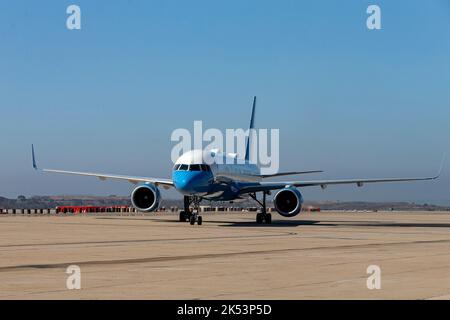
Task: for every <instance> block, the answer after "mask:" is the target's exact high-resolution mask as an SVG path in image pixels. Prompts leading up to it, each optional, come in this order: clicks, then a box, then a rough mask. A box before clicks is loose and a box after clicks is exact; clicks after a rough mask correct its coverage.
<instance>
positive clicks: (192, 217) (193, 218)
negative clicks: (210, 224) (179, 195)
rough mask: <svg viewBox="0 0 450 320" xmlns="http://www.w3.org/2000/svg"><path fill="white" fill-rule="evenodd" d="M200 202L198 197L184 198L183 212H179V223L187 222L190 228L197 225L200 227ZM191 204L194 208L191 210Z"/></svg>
mask: <svg viewBox="0 0 450 320" xmlns="http://www.w3.org/2000/svg"><path fill="white" fill-rule="evenodd" d="M201 201H202V199H201V198H199V197H195V196H193V197H190V196H185V197H184V211H181V212H180V222H186V221H188V222H189V223H190V224H191V225H192V226H193V225H195V223H196V222H197V224H198V225H199V226H201V225H202V224H203V218H202V216H201V215H199V212H200V202H201ZM191 204H193V206H194V208H193V209H192V210H191V208H190V206H191Z"/></svg>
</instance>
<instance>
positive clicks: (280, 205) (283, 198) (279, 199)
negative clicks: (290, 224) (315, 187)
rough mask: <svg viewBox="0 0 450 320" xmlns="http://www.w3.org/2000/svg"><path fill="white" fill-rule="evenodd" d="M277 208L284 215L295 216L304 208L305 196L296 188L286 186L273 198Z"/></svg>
mask: <svg viewBox="0 0 450 320" xmlns="http://www.w3.org/2000/svg"><path fill="white" fill-rule="evenodd" d="M273 203H274V205H275V209H276V210H277V211H278V213H279V214H280V215H282V216H283V217H288V218H290V217H295V216H296V215H298V214H299V213H300V211H301V210H302V204H303V197H302V194H301V193H300V191H298V190H297V189H296V188H292V187H289V188H285V189H283V190H281V191H279V192H278V193H277V194H276V195H275V198H274V199H273Z"/></svg>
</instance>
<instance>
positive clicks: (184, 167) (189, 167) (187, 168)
mask: <svg viewBox="0 0 450 320" xmlns="http://www.w3.org/2000/svg"><path fill="white" fill-rule="evenodd" d="M173 170H175V171H207V172H210V171H211V168H210V166H208V165H206V164H191V165H187V164H177V165H175V167H174V168H173Z"/></svg>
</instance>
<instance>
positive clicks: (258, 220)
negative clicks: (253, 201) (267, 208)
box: [256, 213, 263, 224]
mask: <svg viewBox="0 0 450 320" xmlns="http://www.w3.org/2000/svg"><path fill="white" fill-rule="evenodd" d="M256 223H257V224H261V223H263V215H262V214H261V213H257V214H256Z"/></svg>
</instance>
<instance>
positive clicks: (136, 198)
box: [131, 183, 161, 212]
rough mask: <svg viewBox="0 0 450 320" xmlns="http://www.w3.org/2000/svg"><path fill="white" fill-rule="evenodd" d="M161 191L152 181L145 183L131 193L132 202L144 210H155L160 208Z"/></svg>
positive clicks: (137, 207)
mask: <svg viewBox="0 0 450 320" xmlns="http://www.w3.org/2000/svg"><path fill="white" fill-rule="evenodd" d="M160 202H161V193H160V192H159V189H158V187H157V186H155V185H154V184H151V183H146V184H143V185H141V186H139V187H137V188H136V189H134V190H133V192H132V193H131V203H132V204H133V206H134V207H135V208H136V209H138V210H140V211H143V212H153V211H155V210H157V209H158V208H159V203H160Z"/></svg>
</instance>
